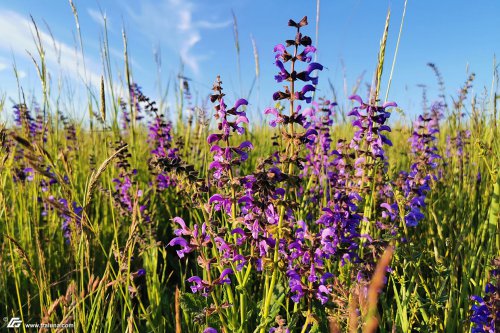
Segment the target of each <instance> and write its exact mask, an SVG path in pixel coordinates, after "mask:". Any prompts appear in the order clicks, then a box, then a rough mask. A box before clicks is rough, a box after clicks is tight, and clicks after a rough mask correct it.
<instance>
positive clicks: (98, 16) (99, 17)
mask: <svg viewBox="0 0 500 333" xmlns="http://www.w3.org/2000/svg"><path fill="white" fill-rule="evenodd" d="M87 13H88V14H89V16H90V18H91V19H92V20H93V21H94V22H96V23H97V24H99V25H101V26H102V27H103V28H104V20H106V27H107V29H109V30H111V23H110V21H109V18H108V16H107V15H106V13H101V12H100V11H98V10H96V9H93V8H88V9H87Z"/></svg>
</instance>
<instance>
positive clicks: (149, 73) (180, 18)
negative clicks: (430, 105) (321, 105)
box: [0, 0, 500, 115]
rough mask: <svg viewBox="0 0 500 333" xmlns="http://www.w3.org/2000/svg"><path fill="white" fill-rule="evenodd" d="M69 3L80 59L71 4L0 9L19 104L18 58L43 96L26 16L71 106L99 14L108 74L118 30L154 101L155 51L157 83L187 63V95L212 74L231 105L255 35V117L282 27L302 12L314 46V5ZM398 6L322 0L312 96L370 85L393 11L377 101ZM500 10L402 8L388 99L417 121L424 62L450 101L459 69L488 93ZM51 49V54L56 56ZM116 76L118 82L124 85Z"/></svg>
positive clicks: (119, 65) (13, 4)
mask: <svg viewBox="0 0 500 333" xmlns="http://www.w3.org/2000/svg"><path fill="white" fill-rule="evenodd" d="M74 3H75V5H76V7H77V9H78V13H79V18H80V25H81V31H82V35H83V44H84V52H85V59H82V57H81V52H80V50H79V49H78V46H77V45H78V43H77V42H76V41H77V37H76V26H75V21H74V18H73V15H72V11H71V7H70V5H69V3H68V1H64V0H58V1H39V0H18V1H3V2H1V3H0V75H1V77H2V80H0V91H1V92H3V93H4V94H7V95H8V96H9V97H12V98H14V99H17V84H16V81H15V79H14V74H13V70H12V64H13V61H14V60H15V62H16V66H17V68H18V71H19V73H20V78H21V79H20V83H21V85H22V86H23V89H24V91H25V93H26V94H28V95H29V94H30V92H39V91H40V86H39V83H38V78H37V73H36V70H35V68H34V65H33V63H32V61H31V59H30V57H29V55H28V53H27V51H29V52H31V53H32V54H33V53H35V45H34V43H33V41H32V32H33V28H32V24H31V19H30V15H32V16H33V19H34V20H35V21H36V22H37V24H38V27H39V29H40V31H41V34H42V40H43V41H44V43H45V44H46V45H45V48H46V50H47V51H46V53H47V54H46V58H47V63H48V66H49V72H50V74H51V78H52V83H51V89H52V91H53V92H54V91H57V89H58V78H63V79H64V82H65V84H63V86H65V87H66V88H65V92H66V96H70V97H71V98H74V99H76V97H77V96H78V98H82V99H84V98H86V96H85V93H84V92H83V90H82V89H80V88H78V87H81V85H82V82H84V81H85V82H89V83H90V84H91V85H95V84H96V83H97V82H98V81H99V77H100V75H101V74H102V72H103V67H102V61H101V54H100V42H101V41H102V36H103V27H102V23H103V21H102V14H101V13H104V14H105V15H106V18H107V22H108V28H109V31H108V34H109V41H110V47H111V59H112V66H113V67H114V69H115V71H116V73H118V72H123V62H122V53H123V47H122V28H124V29H125V31H126V32H127V35H128V40H129V53H130V56H131V59H132V71H133V76H134V80H135V81H136V82H137V83H138V84H139V85H140V86H142V87H143V90H144V93H145V94H147V95H150V96H152V97H157V96H158V85H157V77H158V75H157V70H156V64H155V60H154V57H155V53H156V54H159V53H158V50H161V63H162V72H161V75H160V77H161V79H162V81H163V83H162V84H163V86H164V87H165V86H166V84H167V82H168V80H169V79H172V80H173V81H172V83H173V84H178V82H177V81H176V80H175V77H176V76H177V74H178V73H179V71H180V68H181V65H180V64H181V63H183V64H184V75H185V76H187V77H189V78H191V79H192V80H193V81H192V85H191V86H192V90H193V92H194V96H195V98H198V99H201V98H203V97H204V96H206V95H207V94H208V93H209V88H210V87H211V84H212V82H213V81H214V79H215V77H216V75H217V74H220V75H221V76H222V80H223V82H224V87H225V90H226V93H227V94H228V96H229V98H230V99H234V98H236V97H239V96H240V95H243V97H246V96H247V95H248V92H249V89H250V86H251V84H252V82H253V80H254V77H255V63H254V56H253V48H252V41H251V36H253V38H254V40H255V42H256V45H257V49H258V53H259V62H260V79H259V81H258V87H260V89H257V86H256V88H255V89H254V90H253V93H252V95H251V96H250V105H251V106H253V110H254V111H253V112H257V110H259V109H260V110H262V108H263V107H265V106H266V105H269V104H272V99H271V96H272V93H273V92H274V91H275V90H277V89H278V88H280V85H278V84H276V83H275V82H274V80H273V77H274V74H275V72H276V70H275V67H274V65H273V61H274V56H273V52H272V51H273V47H274V45H276V44H277V43H282V42H283V41H284V40H285V39H289V38H292V37H293V30H292V29H290V28H288V27H287V21H288V19H289V18H293V19H296V20H300V18H301V17H302V16H304V15H307V16H308V17H309V22H310V25H309V26H308V28H307V29H306V30H305V33H307V34H309V35H310V36H311V37H312V38H313V41H314V40H315V17H316V0H302V1H295V0H293V1H290V0H288V1H286V0H267V1H264V0H240V1H236V0H231V1H230V0H218V1H202V0H143V1H123V0H122V1H118V0H100V1H81V0H80V1H78V0H75V1H74ZM403 3H404V1H403V0H398V1H395V0H394V1H383V0H377V1H375V0H344V1H333V0H321V4H320V8H321V11H320V13H321V16H320V24H319V38H318V44H317V46H318V61H319V62H320V63H322V64H323V65H324V66H325V67H326V68H325V70H324V71H323V73H321V75H320V85H319V87H318V88H319V92H318V94H319V95H320V96H321V95H326V96H330V88H329V85H328V80H330V81H331V82H332V83H333V85H334V86H335V88H336V89H337V93H338V97H339V101H343V100H344V99H345V98H344V95H345V89H344V86H347V94H349V92H350V89H351V87H352V86H353V85H354V84H355V82H356V80H357V78H358V77H359V76H360V75H361V74H362V73H363V72H365V74H364V80H363V82H364V83H363V85H362V86H363V87H364V86H365V82H366V83H369V82H370V81H371V78H372V73H373V71H374V68H375V65H376V58H377V52H378V48H379V41H380V38H381V36H382V32H383V28H384V22H385V16H386V13H387V10H388V9H389V8H390V9H391V26H390V33H389V42H388V45H387V56H386V59H387V62H386V68H385V72H384V78H385V80H384V81H383V83H382V92H383V95H385V89H386V86H387V85H386V79H387V77H388V74H389V70H390V65H391V63H392V58H393V54H394V49H395V45H396V40H397V35H398V31H399V24H400V21H401V16H402V12H403ZM232 11H233V12H234V13H235V15H236V17H237V21H238V29H239V42H240V48H241V76H242V80H241V85H240V83H239V78H238V71H237V60H236V59H237V58H236V50H235V47H234V37H233V25H232ZM498 13H500V1H497V0H482V1H476V2H472V1H465V0H455V1H451V0H449V1H431V0H409V1H408V7H407V14H406V19H405V25H404V27H403V34H402V39H401V43H400V48H399V54H398V58H397V62H396V67H395V71H394V76H393V82H392V86H391V93H390V95H389V99H390V100H395V101H396V102H398V104H399V105H400V106H401V107H403V109H404V110H405V111H406V112H407V113H409V114H410V115H414V114H416V113H417V112H418V108H419V106H420V101H421V88H419V87H418V85H419V84H426V85H427V86H428V89H429V91H428V96H429V99H431V100H432V99H433V98H434V97H435V96H437V94H438V91H437V84H436V79H435V77H434V75H433V73H432V71H431V70H430V69H429V68H428V67H427V66H426V64H427V63H428V62H433V63H435V64H436V65H437V66H438V67H439V69H440V71H441V72H442V75H443V77H444V80H445V84H446V87H447V93H448V94H449V95H456V91H457V90H458V89H459V87H460V86H461V85H462V83H463V82H464V81H465V79H466V77H467V69H468V70H469V71H470V72H474V73H476V78H477V79H476V82H475V85H474V92H475V93H476V94H477V95H478V96H481V94H482V93H483V90H484V89H485V88H486V89H488V90H489V89H490V87H491V82H492V73H493V71H492V67H493V56H494V54H495V53H497V54H498V53H499V51H500V28H499V27H500V16H499V15H498ZM51 35H52V36H53V38H54V40H53V39H52V37H51ZM54 45H55V46H56V49H57V50H59V52H54ZM58 55H60V56H58ZM83 62H85V71H84V69H83V65H82V64H83ZM344 77H345V81H344ZM115 79H116V80H117V81H119V80H120V77H119V76H116V77H115ZM68 82H71V83H70V84H68ZM68 92H69V94H68ZM258 92H260V93H258ZM171 98H173V97H171ZM61 103H62V104H61V105H62V106H61V107H62V108H68V109H78V108H79V107H77V106H76V107H75V105H78V102H77V101H70V99H69V98H67V97H66V98H63V101H62V102H61ZM71 103H73V106H71V105H70V104H71ZM76 112H79V111H76ZM82 114H85V112H82Z"/></svg>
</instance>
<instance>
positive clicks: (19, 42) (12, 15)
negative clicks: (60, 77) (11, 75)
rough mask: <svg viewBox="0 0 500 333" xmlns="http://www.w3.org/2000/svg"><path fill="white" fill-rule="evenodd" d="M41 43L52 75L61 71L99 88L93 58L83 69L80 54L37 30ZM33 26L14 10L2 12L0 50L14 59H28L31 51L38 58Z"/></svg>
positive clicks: (0, 16)
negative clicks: (11, 55)
mask: <svg viewBox="0 0 500 333" xmlns="http://www.w3.org/2000/svg"><path fill="white" fill-rule="evenodd" d="M38 29H39V33H40V40H41V42H42V45H43V46H44V48H45V60H46V62H47V65H48V69H49V71H52V74H54V73H56V72H57V71H58V70H61V73H64V75H68V76H70V77H72V78H74V79H77V80H79V81H83V82H84V83H89V84H92V85H94V86H98V84H99V83H100V73H99V70H98V69H99V65H97V64H96V63H94V62H92V61H91V60H90V59H85V65H86V70H84V66H83V59H82V56H81V52H78V51H77V50H75V48H74V47H73V46H71V45H69V44H66V43H63V42H61V41H60V40H58V39H56V38H54V39H53V38H52V36H51V35H50V34H49V33H47V32H45V31H44V30H43V29H41V27H40V26H39V27H38ZM33 36H34V27H33V23H32V22H31V20H29V19H28V18H26V17H24V16H22V15H20V14H18V13H17V12H15V11H11V10H0V50H1V51H4V52H5V53H11V54H13V55H14V56H15V57H20V58H24V59H27V58H29V55H28V52H29V53H30V54H32V55H33V56H34V57H36V56H37V50H36V44H35V42H34V39H33Z"/></svg>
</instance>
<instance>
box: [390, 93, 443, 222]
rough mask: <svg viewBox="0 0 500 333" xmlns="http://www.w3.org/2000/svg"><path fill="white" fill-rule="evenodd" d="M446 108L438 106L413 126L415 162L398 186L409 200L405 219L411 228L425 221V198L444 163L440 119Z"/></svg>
mask: <svg viewBox="0 0 500 333" xmlns="http://www.w3.org/2000/svg"><path fill="white" fill-rule="evenodd" d="M443 107H444V105H443V104H442V103H440V102H436V103H434V104H433V105H432V107H431V113H424V114H423V115H420V116H419V117H418V119H417V120H416V121H415V122H414V124H413V134H412V136H411V138H410V142H411V151H412V155H413V162H412V164H411V167H410V172H404V171H403V172H401V173H400V178H399V180H398V184H399V186H400V188H401V190H402V193H403V195H404V198H405V204H404V219H405V223H406V225H407V226H410V227H415V226H417V225H418V223H419V222H420V221H421V220H422V219H423V218H424V214H423V212H422V209H423V208H425V198H426V194H427V192H429V191H430V189H431V182H432V181H433V180H436V179H437V175H436V174H435V172H434V169H436V168H437V166H438V164H437V161H438V160H439V159H441V156H440V155H439V154H438V151H437V147H436V142H435V141H436V134H437V133H438V132H439V119H440V118H441V116H442V109H443Z"/></svg>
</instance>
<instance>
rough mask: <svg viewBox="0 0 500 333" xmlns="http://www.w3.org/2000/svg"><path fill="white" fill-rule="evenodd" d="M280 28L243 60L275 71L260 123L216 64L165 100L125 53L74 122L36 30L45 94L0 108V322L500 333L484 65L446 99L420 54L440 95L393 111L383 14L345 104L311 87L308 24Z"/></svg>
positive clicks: (491, 127)
mask: <svg viewBox="0 0 500 333" xmlns="http://www.w3.org/2000/svg"><path fill="white" fill-rule="evenodd" d="M284 24H286V22H284ZM288 25H289V27H290V28H289V32H290V34H289V35H288V36H276V44H277V46H276V48H275V49H274V54H273V53H271V52H269V53H264V54H260V55H259V56H260V57H261V58H262V57H267V58H269V59H270V60H273V61H275V62H276V73H263V75H273V76H274V75H275V79H276V81H277V84H276V90H277V91H276V92H274V91H270V92H265V93H267V94H269V96H272V97H273V100H274V104H273V105H270V106H269V107H268V108H266V109H265V110H263V111H262V113H263V114H262V117H263V119H265V122H262V123H259V121H258V120H257V119H252V118H251V115H252V114H255V112H250V110H249V109H250V107H251V106H249V105H247V104H248V101H246V100H245V99H243V98H241V99H233V98H231V97H228V96H226V95H225V94H224V92H225V91H226V90H224V78H223V77H222V78H220V77H217V78H214V82H213V88H212V91H211V93H210V95H209V96H208V97H207V100H206V103H199V104H197V101H195V99H194V98H193V95H192V91H191V89H190V83H189V81H187V80H184V79H183V78H182V77H180V78H179V81H180V82H179V84H175V85H174V88H172V89H173V90H174V91H173V93H174V94H175V96H176V101H177V102H176V104H175V105H174V106H173V107H170V108H167V106H166V104H165V103H162V101H158V102H155V101H154V100H152V99H151V98H149V97H148V95H150V94H151V92H147V91H142V89H141V87H140V82H134V80H133V76H132V75H131V71H129V60H128V58H127V52H124V64H125V66H124V67H125V71H124V73H123V77H124V78H125V84H126V86H125V87H126V89H125V94H123V96H121V97H120V96H115V95H114V93H113V92H114V91H116V87H113V86H112V83H113V80H112V79H111V78H110V76H109V72H106V73H107V75H103V76H102V78H101V86H100V87H97V88H96V89H94V90H91V89H90V88H89V91H88V101H87V105H85V106H84V107H85V110H84V111H83V112H86V113H88V114H89V117H88V122H81V121H77V120H75V119H72V118H71V117H69V116H68V115H67V114H65V112H64V110H59V109H58V108H57V107H56V104H55V103H54V98H53V96H51V92H50V90H49V89H47V87H48V83H47V81H48V79H47V73H46V67H45V66H44V59H43V50H44V47H49V46H48V45H43V44H42V42H41V41H40V40H39V39H38V40H37V39H36V35H35V43H37V47H38V49H39V51H40V53H39V54H38V55H34V57H36V61H35V66H37V70H38V72H39V74H40V82H41V88H40V94H41V96H42V99H41V100H40V101H39V104H37V103H34V102H28V101H32V99H29V98H25V97H23V95H22V94H21V93H20V95H19V100H16V101H15V103H13V105H9V103H8V102H6V101H4V103H2V108H1V112H2V113H3V114H9V117H10V119H11V121H9V122H6V123H4V124H1V125H0V134H1V135H0V139H1V142H2V145H1V150H0V188H1V189H2V191H0V248H1V251H0V267H1V270H0V314H1V315H2V317H4V321H5V322H4V323H3V325H4V326H3V329H4V330H7V328H6V326H7V325H8V324H9V322H10V319H11V318H19V320H20V321H21V322H22V325H19V326H18V328H17V330H19V331H20V332H26V331H31V330H33V328H29V327H27V326H26V324H29V323H38V324H40V325H41V326H39V327H38V328H34V330H36V331H51V330H56V331H66V330H74V331H76V332H176V333H177V332H205V333H213V332H275V333H278V332H281V333H283V332H359V331H363V332H377V331H378V332H469V331H472V332H495V329H497V330H498V328H499V327H500V324H499V321H500V314H499V313H500V312H499V311H500V304H499V303H500V297H499V294H498V290H499V283H500V280H499V279H498V273H499V272H500V271H499V270H500V257H499V256H498V253H499V248H500V234H499V229H498V228H499V218H500V177H499V175H498V170H499V165H500V146H499V142H500V141H499V135H500V130H499V128H498V120H499V119H498V114H497V103H498V100H499V97H498V96H499V95H498V91H497V90H498V72H497V71H496V70H495V71H494V72H493V82H494V84H493V85H492V90H491V91H489V92H488V93H487V94H486V95H481V96H478V95H477V94H475V93H471V91H472V87H473V85H474V78H475V77H474V74H472V73H471V74H469V75H468V76H464V84H463V86H462V87H456V88H457V89H458V93H457V94H456V95H455V96H447V95H446V94H445V93H444V86H443V81H444V78H442V77H441V74H440V72H439V69H438V68H437V66H435V65H432V64H430V65H429V69H428V70H430V71H434V73H435V74H436V80H437V82H438V84H439V85H440V86H441V87H443V93H442V94H440V95H439V96H434V97H432V96H424V97H423V100H422V105H421V107H420V113H419V114H418V115H415V116H413V117H407V118H403V119H411V120H412V121H411V120H408V121H397V122H396V121H391V116H392V115H393V114H395V113H400V114H404V112H405V110H402V109H400V108H398V106H397V104H396V103H394V102H390V101H386V100H385V99H384V98H383V96H382V95H383V94H382V93H381V91H385V90H384V89H383V88H385V87H381V81H382V75H388V73H389V70H388V65H387V64H384V62H385V61H384V55H385V45H386V39H387V25H386V27H385V30H382V29H381V32H382V33H383V34H382V40H381V47H380V51H379V54H378V56H377V55H373V57H375V56H377V57H378V58H377V59H378V65H377V68H376V69H375V74H374V80H373V82H372V84H371V85H370V87H369V88H368V89H366V91H365V89H363V87H360V86H357V87H354V88H353V94H352V96H350V97H349V98H348V99H347V101H346V100H337V97H336V96H334V95H328V94H327V95H325V96H321V95H320V94H317V92H315V87H316V85H317V83H318V80H322V69H323V66H322V65H321V64H319V63H317V62H315V61H314V53H315V51H316V49H315V47H314V46H313V45H314V41H313V40H312V39H311V38H310V37H308V36H307V35H308V34H310V32H311V31H312V28H311V27H310V25H308V21H307V18H303V19H302V20H295V21H294V20H290V21H289V22H288ZM124 39H125V38H124ZM281 40H283V41H284V42H282V41H281ZM125 42H126V39H125ZM281 43H282V44H281ZM105 46H106V44H104V47H105ZM125 46H126V43H125ZM104 54H106V52H104ZM384 65H385V69H384ZM108 66H109V65H108ZM108 69H109V67H108ZM283 86H285V88H283ZM261 94H264V92H261ZM207 95H208V92H207ZM228 95H232V94H228ZM360 96H361V97H360ZM241 97H243V96H241ZM396 102H397V101H396ZM346 105H347V106H348V107H347V108H345V106H346ZM254 111H255V110H254ZM42 324H46V325H49V324H59V325H60V326H59V327H58V328H55V326H54V327H50V326H46V327H42ZM65 325H66V326H65ZM68 325H69V326H68Z"/></svg>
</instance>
